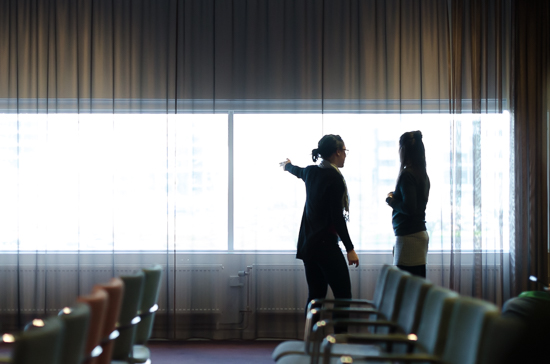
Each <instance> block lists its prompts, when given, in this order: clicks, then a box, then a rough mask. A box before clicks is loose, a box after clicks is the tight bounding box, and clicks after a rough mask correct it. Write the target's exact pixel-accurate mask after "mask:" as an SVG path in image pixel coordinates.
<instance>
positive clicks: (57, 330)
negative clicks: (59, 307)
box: [0, 316, 64, 364]
mask: <svg viewBox="0 0 550 364" xmlns="http://www.w3.org/2000/svg"><path fill="white" fill-rule="evenodd" d="M63 335H64V324H63V321H62V320H61V319H60V318H59V317H57V316H54V317H49V318H47V319H44V320H42V319H34V320H33V321H32V322H31V323H29V324H28V325H27V326H26V327H25V330H23V331H22V332H20V333H17V334H15V335H12V334H4V335H3V336H2V341H3V342H4V343H11V344H12V345H13V348H12V350H11V357H10V358H3V359H0V362H3V363H13V364H38V363H40V364H61V361H60V359H61V345H62V342H63Z"/></svg>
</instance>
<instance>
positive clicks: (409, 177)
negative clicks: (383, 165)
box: [399, 168, 417, 183]
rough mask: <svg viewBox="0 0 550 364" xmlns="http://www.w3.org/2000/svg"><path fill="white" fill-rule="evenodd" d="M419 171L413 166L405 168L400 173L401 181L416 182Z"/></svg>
mask: <svg viewBox="0 0 550 364" xmlns="http://www.w3.org/2000/svg"><path fill="white" fill-rule="evenodd" d="M416 177H417V173H416V171H414V170H413V169H412V168H405V169H403V170H402V171H401V174H400V175H399V181H400V182H401V183H416Z"/></svg>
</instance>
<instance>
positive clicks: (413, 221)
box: [386, 168, 430, 236]
mask: <svg viewBox="0 0 550 364" xmlns="http://www.w3.org/2000/svg"><path fill="white" fill-rule="evenodd" d="M429 193H430V179H429V178H428V176H427V175H426V176H422V174H421V173H419V172H417V171H415V170H413V169H412V168H405V169H403V171H402V172H401V175H400V176H399V178H398V180H397V185H396V187H395V191H394V192H393V198H389V197H388V198H387V199H386V201H387V202H388V204H389V205H390V206H391V207H392V208H393V213H392V225H393V231H394V233H395V236H404V235H409V234H414V233H417V232H419V231H426V220H425V219H426V205H427V204H428V196H429Z"/></svg>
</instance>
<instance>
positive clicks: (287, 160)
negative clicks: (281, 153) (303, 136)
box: [279, 158, 291, 171]
mask: <svg viewBox="0 0 550 364" xmlns="http://www.w3.org/2000/svg"><path fill="white" fill-rule="evenodd" d="M289 163H291V162H290V159H288V158H287V159H286V161H284V162H281V163H279V165H280V166H281V167H283V171H284V170H285V166H286V165H287V164H289Z"/></svg>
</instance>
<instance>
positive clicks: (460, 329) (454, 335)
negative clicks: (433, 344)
mask: <svg viewBox="0 0 550 364" xmlns="http://www.w3.org/2000/svg"><path fill="white" fill-rule="evenodd" d="M496 316H498V308H497V307H496V306H495V305H493V304H491V303H489V302H486V301H483V300H480V299H475V298H470V297H459V298H457V299H456V301H455V302H454V304H453V308H452V312H451V318H450V321H449V326H448V330H447V334H446V337H445V339H444V348H443V352H442V353H441V355H440V356H438V355H435V354H433V353H429V352H424V351H417V352H414V353H406V354H393V353H387V354H381V355H373V356H357V355H355V356H354V357H353V358H352V357H346V356H341V357H340V359H337V360H336V361H335V360H334V359H335V358H334V357H333V356H332V354H331V352H332V347H333V345H334V344H335V343H336V342H338V341H343V342H347V343H364V342H365V341H364V340H363V338H362V337H361V335H360V334H358V335H355V334H349V335H346V336H340V337H336V336H335V335H329V336H327V338H326V339H325V340H323V344H322V347H321V351H322V353H323V358H322V361H321V362H322V363H323V364H329V363H331V364H332V363H347V362H350V361H351V362H353V363H356V364H362V363H371V362H422V363H445V364H477V363H479V362H478V358H479V355H480V348H481V342H482V338H483V336H484V334H485V333H486V330H485V329H486V327H487V322H488V321H490V320H492V319H493V318H494V317H496ZM438 335H439V334H438ZM444 336H445V335H444Z"/></svg>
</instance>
